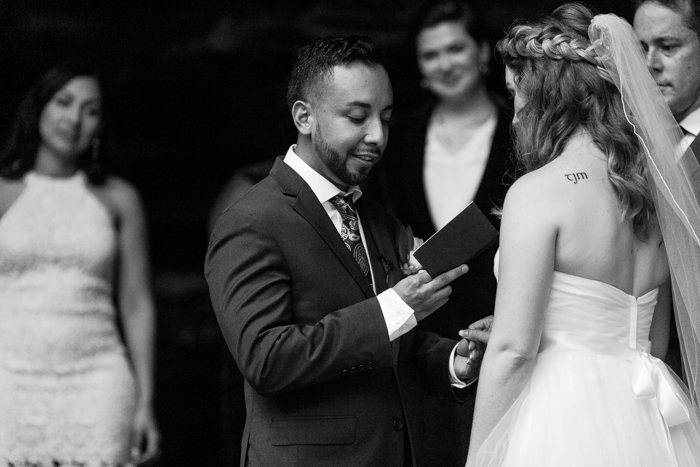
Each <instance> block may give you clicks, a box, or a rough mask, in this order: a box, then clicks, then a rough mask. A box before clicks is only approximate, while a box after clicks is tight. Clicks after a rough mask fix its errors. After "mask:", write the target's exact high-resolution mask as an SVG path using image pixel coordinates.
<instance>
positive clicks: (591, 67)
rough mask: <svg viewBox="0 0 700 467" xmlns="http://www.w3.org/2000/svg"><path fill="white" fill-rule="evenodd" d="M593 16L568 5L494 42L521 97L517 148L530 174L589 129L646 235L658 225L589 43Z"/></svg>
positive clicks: (636, 149)
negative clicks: (522, 100)
mask: <svg viewBox="0 0 700 467" xmlns="http://www.w3.org/2000/svg"><path fill="white" fill-rule="evenodd" d="M593 16H594V13H593V11H591V10H590V9H589V8H588V7H586V6H584V5H582V4H580V3H567V4H564V5H562V6H560V7H559V8H557V9H556V10H554V12H553V13H552V14H551V15H548V16H545V17H543V18H541V19H540V20H538V21H536V22H533V23H523V24H516V25H513V26H511V28H510V29H509V30H508V31H507V34H506V36H505V37H504V38H503V39H501V40H500V41H499V42H498V44H497V45H496V49H497V51H498V53H499V54H500V55H501V57H502V59H503V62H504V63H505V65H506V66H507V67H509V68H510V69H511V70H512V71H513V74H514V81H515V84H516V86H517V89H518V94H520V95H522V96H523V97H524V100H525V102H526V103H525V105H524V106H523V108H522V110H521V111H520V112H519V113H518V120H519V123H518V125H516V126H515V128H514V142H515V152H516V156H517V158H518V161H519V163H520V164H521V166H522V167H521V171H522V172H525V173H527V172H530V171H533V170H536V169H538V168H540V167H542V166H543V165H545V164H547V163H548V162H551V161H552V160H554V159H556V158H557V157H558V156H559V155H560V154H561V153H562V151H563V150H564V148H565V147H566V144H567V142H568V141H569V139H570V138H571V137H572V136H573V135H574V133H576V132H577V131H580V130H583V131H585V132H587V133H589V134H590V135H591V137H592V139H593V141H594V142H595V144H596V145H597V146H598V148H599V149H600V150H601V151H602V152H603V153H604V154H605V155H606V156H607V161H608V179H609V180H610V182H611V183H612V186H613V189H614V191H615V193H616V194H617V197H618V199H619V201H620V206H621V209H622V215H623V218H624V219H626V220H627V221H629V222H631V224H632V228H633V229H634V232H635V235H636V236H637V237H638V238H639V239H640V240H646V239H647V238H648V237H649V232H650V229H651V228H652V226H653V225H654V223H655V216H654V204H653V201H652V198H651V193H650V187H649V184H648V182H647V169H646V164H645V161H644V157H643V153H642V148H641V145H640V142H639V140H638V138H637V136H636V135H635V134H634V131H633V128H632V126H631V125H630V123H629V122H628V120H627V118H626V117H625V114H624V111H623V107H622V100H621V96H620V92H619V91H618V89H617V87H616V86H615V85H614V84H613V82H612V81H611V79H610V76H609V74H608V73H607V71H606V70H605V69H604V68H603V67H602V66H601V64H600V62H599V59H598V57H597V55H596V53H595V50H594V49H593V48H592V47H591V46H590V41H589V38H588V26H589V25H590V23H591V20H592V19H593Z"/></svg>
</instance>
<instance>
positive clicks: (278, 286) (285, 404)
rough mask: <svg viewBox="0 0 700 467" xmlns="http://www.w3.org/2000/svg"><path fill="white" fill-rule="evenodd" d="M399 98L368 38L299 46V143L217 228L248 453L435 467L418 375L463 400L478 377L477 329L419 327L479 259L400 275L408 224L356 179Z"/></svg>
mask: <svg viewBox="0 0 700 467" xmlns="http://www.w3.org/2000/svg"><path fill="white" fill-rule="evenodd" d="M392 101H393V98H392V89H391V84H390V82H389V77H388V75H387V72H386V70H385V69H384V67H383V66H382V62H381V59H380V55H379V50H378V48H377V46H376V44H374V43H373V42H372V41H371V40H369V39H367V38H360V37H357V36H353V37H349V38H334V39H319V40H316V41H314V42H312V43H310V44H309V45H307V46H305V47H303V48H302V49H301V50H300V51H299V54H298V58H297V61H296V63H295V65H294V69H293V71H292V76H291V79H290V83H289V89H288V104H289V106H290V109H291V113H292V119H293V121H294V125H295V126H296V128H297V142H296V145H292V146H291V147H290V148H289V150H288V151H287V154H286V155H285V156H284V157H280V158H278V159H277V161H276V162H275V165H274V167H273V168H272V170H271V172H270V175H269V176H268V177H267V178H266V179H264V180H263V181H262V182H260V183H259V184H257V185H256V186H255V187H253V188H252V189H251V190H250V191H249V192H248V193H247V194H246V195H245V196H244V197H243V198H242V199H240V200H239V201H237V202H236V203H234V204H233V205H232V206H230V207H229V208H228V209H227V210H226V211H225V212H224V213H223V214H222V215H221V216H220V217H219V219H218V220H217V223H216V226H215V227H214V231H213V233H212V237H211V241H210V244H209V251H208V253H207V258H206V265H205V272H206V276H207V281H208V283H209V288H210V293H211V299H212V303H213V305H214V310H215V311H216V315H217V319H218V321H219V325H220V326H221V330H222V332H223V334H224V337H225V339H226V342H227V343H228V346H229V349H230V350H231V353H232V354H233V356H234V358H235V360H236V363H237V364H238V366H239V368H240V370H241V372H242V374H243V376H244V378H245V398H246V408H247V420H246V427H245V431H244V434H243V441H242V458H241V465H250V466H258V465H260V466H282V465H303V466H315V465H317V466H325V465H334V466H348V467H350V466H353V467H356V466H363V465H366V466H376V465H381V466H383V467H402V466H416V467H418V466H421V465H425V464H424V462H423V460H422V459H423V458H422V451H421V435H422V432H423V428H422V418H423V416H424V415H423V414H422V413H420V403H419V401H420V394H421V390H420V387H419V382H421V383H423V384H424V385H425V387H426V388H427V389H428V390H431V391H432V392H434V393H436V394H442V395H444V396H445V397H450V398H455V399H456V398H457V394H458V391H455V389H454V388H456V387H464V386H465V383H468V382H471V381H473V380H474V378H475V377H476V376H477V374H478V363H479V361H478V360H479V359H478V358H477V361H472V362H471V364H470V361H469V358H468V355H469V350H468V346H467V344H466V342H465V341H462V342H460V343H459V345H457V346H456V344H457V342H456V341H452V340H449V339H444V338H440V337H439V336H437V335H435V334H432V333H428V332H426V331H424V330H423V329H421V328H420V327H416V325H417V323H418V322H419V321H420V320H422V319H424V318H425V317H427V316H429V315H430V314H431V313H432V312H433V311H435V310H436V309H437V308H439V307H440V306H441V305H443V304H444V303H445V302H446V301H447V299H448V295H449V294H450V287H449V285H448V284H449V283H450V282H451V281H452V280H454V279H456V278H457V277H459V276H461V275H463V274H464V273H465V272H466V271H467V267H466V266H460V267H458V268H455V269H453V270H452V271H449V272H447V273H445V274H443V275H440V276H438V277H435V278H431V277H430V276H429V275H428V274H427V273H426V272H425V271H421V272H419V273H418V274H415V275H412V276H409V277H406V278H402V276H401V272H400V265H401V264H402V262H403V261H405V258H400V257H399V253H398V248H397V232H399V231H400V225H399V223H398V222H397V221H396V219H394V218H393V217H391V216H390V215H389V214H387V213H386V212H385V211H384V210H383V208H381V207H380V206H379V205H377V204H375V203H373V202H372V201H371V200H369V199H366V197H363V196H361V195H362V193H361V192H360V190H359V188H358V187H357V185H358V184H359V183H361V182H362V181H364V180H365V179H366V178H367V176H368V174H369V172H370V170H371V169H372V167H373V166H374V165H375V164H376V163H377V161H378V160H379V158H380V157H381V155H382V153H383V151H384V148H385V147H386V144H387V137H388V121H389V119H390V117H391V112H392ZM476 356H478V355H476Z"/></svg>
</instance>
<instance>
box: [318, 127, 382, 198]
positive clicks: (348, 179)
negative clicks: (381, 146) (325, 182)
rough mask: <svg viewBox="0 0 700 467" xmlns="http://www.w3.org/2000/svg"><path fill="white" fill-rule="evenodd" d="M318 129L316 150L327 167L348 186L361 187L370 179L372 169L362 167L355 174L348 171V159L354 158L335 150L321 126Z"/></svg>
mask: <svg viewBox="0 0 700 467" xmlns="http://www.w3.org/2000/svg"><path fill="white" fill-rule="evenodd" d="M317 129H318V130H317V132H316V139H315V140H314V150H315V151H316V154H318V155H319V156H320V157H321V160H323V162H324V163H325V164H326V167H328V168H329V169H330V171H331V172H333V173H334V174H335V176H336V177H338V178H339V179H340V181H341V182H343V183H345V184H346V185H348V186H354V185H359V184H360V183H362V182H364V181H366V180H367V179H368V178H369V174H370V171H371V170H372V167H362V168H361V169H360V170H358V171H354V172H353V171H351V170H350V169H348V165H347V162H348V158H350V157H353V156H351V155H345V156H343V155H342V154H340V152H338V151H336V150H335V149H333V148H332V147H331V146H330V145H329V144H328V143H327V142H326V139H325V138H324V137H323V132H322V131H321V126H320V125H319V126H318V127H317Z"/></svg>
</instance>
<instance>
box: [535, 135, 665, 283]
mask: <svg viewBox="0 0 700 467" xmlns="http://www.w3.org/2000/svg"><path fill="white" fill-rule="evenodd" d="M529 176H530V177H533V178H536V180H535V181H536V184H537V185H538V189H543V190H546V191H547V192H548V193H549V195H548V196H543V197H540V199H542V201H541V202H542V206H541V209H543V210H547V211H546V212H549V213H550V215H551V216H552V217H551V219H552V221H553V222H554V224H555V226H556V228H557V240H556V246H555V259H554V269H555V270H556V271H561V272H564V273H567V274H572V275H576V276H581V277H586V278H589V279H595V280H598V281H601V282H605V283H608V284H610V285H613V286H615V287H617V288H619V289H621V290H623V291H624V292H626V293H628V294H630V295H634V296H640V295H642V294H644V293H646V292H648V291H649V290H652V289H654V288H656V287H658V286H659V285H660V284H661V283H663V282H664V281H665V280H666V279H667V278H668V274H669V270H668V263H667V260H666V254H665V250H664V246H663V244H662V242H661V235H660V232H659V231H658V228H656V227H654V228H652V229H651V230H650V235H649V238H648V239H647V240H645V241H642V240H640V239H639V238H638V237H637V235H635V232H634V230H633V228H632V224H631V222H629V221H627V220H624V219H623V214H622V208H621V206H620V202H619V199H618V197H617V195H616V194H615V192H614V190H613V187H612V184H611V183H610V181H609V179H608V174H607V158H606V156H605V154H603V153H602V152H601V151H600V150H599V149H598V148H597V147H596V145H595V144H594V143H593V142H592V140H591V139H590V137H589V136H588V135H585V134H584V135H581V136H575V137H573V138H572V139H571V140H570V142H569V143H568V144H567V146H566V148H565V149H564V151H563V152H562V154H561V155H560V156H559V157H558V158H557V159H555V160H554V161H552V162H550V163H549V164H547V165H546V166H544V167H542V168H541V169H539V170H537V171H535V172H533V173H531V174H530V175H529ZM533 185H534V184H533Z"/></svg>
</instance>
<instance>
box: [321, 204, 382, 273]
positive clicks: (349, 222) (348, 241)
mask: <svg viewBox="0 0 700 467" xmlns="http://www.w3.org/2000/svg"><path fill="white" fill-rule="evenodd" d="M330 202H331V204H332V205H333V206H335V208H336V209H337V210H338V212H339V213H340V217H342V219H343V226H342V228H341V229H340V236H341V238H342V239H343V241H344V242H345V246H347V247H348V250H349V251H350V253H352V257H353V258H355V261H357V264H359V265H360V269H362V272H363V273H364V275H365V277H366V278H367V280H368V281H369V283H370V285H372V273H371V272H370V270H369V260H368V259H367V251H366V250H365V246H364V245H363V244H362V237H361V236H360V226H359V225H358V222H357V212H356V211H355V207H354V205H353V202H352V193H349V194H347V195H345V196H343V195H335V196H334V197H333V198H331V199H330Z"/></svg>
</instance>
